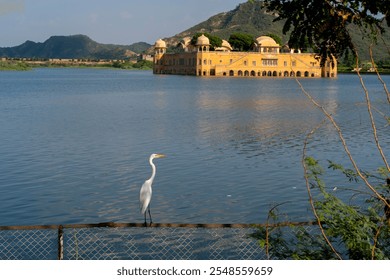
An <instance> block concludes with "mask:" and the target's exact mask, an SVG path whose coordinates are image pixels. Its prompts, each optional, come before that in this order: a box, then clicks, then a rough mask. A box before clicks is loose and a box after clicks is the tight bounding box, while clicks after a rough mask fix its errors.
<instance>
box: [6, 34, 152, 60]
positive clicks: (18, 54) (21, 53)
mask: <svg viewBox="0 0 390 280" xmlns="http://www.w3.org/2000/svg"><path fill="white" fill-rule="evenodd" d="M150 47H151V45H150V44H148V43H144V42H141V43H135V44H132V45H129V46H123V45H110V44H100V43H97V42H95V41H93V40H92V39H91V38H89V37H88V36H85V35H72V36H52V37H50V38H49V39H48V40H46V41H45V42H43V43H35V42H32V41H26V42H25V43H23V44H21V45H19V46H16V47H10V48H0V57H9V58H40V59H49V58H68V59H126V58H129V57H132V56H135V55H137V54H138V53H142V52H144V51H145V50H147V49H148V48H150Z"/></svg>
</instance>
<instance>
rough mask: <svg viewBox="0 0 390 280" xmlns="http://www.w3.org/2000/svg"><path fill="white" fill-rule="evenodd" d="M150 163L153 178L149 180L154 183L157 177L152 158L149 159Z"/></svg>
mask: <svg viewBox="0 0 390 280" xmlns="http://www.w3.org/2000/svg"><path fill="white" fill-rule="evenodd" d="M149 163H150V166H151V167H152V176H151V177H150V179H149V180H151V181H153V180H154V176H156V166H155V165H154V163H153V159H152V158H151V159H149Z"/></svg>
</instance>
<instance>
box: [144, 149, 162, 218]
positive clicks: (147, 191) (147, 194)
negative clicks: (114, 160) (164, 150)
mask: <svg viewBox="0 0 390 280" xmlns="http://www.w3.org/2000/svg"><path fill="white" fill-rule="evenodd" d="M164 157H165V155H163V154H152V155H151V156H150V158H149V163H150V166H151V167H152V176H151V177H150V178H149V179H148V180H146V181H145V183H144V184H143V185H142V187H141V190H140V193H139V202H140V210H141V213H142V214H144V218H145V226H146V210H148V213H149V218H150V224H152V215H151V214H150V200H151V199H152V184H153V180H154V177H155V176H156V166H155V165H154V163H153V160H154V159H155V158H164Z"/></svg>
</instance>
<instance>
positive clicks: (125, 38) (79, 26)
mask: <svg viewBox="0 0 390 280" xmlns="http://www.w3.org/2000/svg"><path fill="white" fill-rule="evenodd" d="M243 2H246V0H191V1H183V0H167V1H160V0H0V47H11V46H16V45H20V44H22V43H24V42H25V41H26V40H31V41H34V42H43V41H45V40H46V39H48V38H49V37H50V36H52V35H74V34H84V35H87V36H89V37H91V38H92V39H93V40H95V41H97V42H99V43H112V44H125V45H127V44H132V43H135V42H139V41H145V42H147V43H151V44H152V43H154V42H155V41H156V40H157V39H159V38H164V37H169V36H173V35H175V34H177V33H179V32H181V31H184V30H186V29H188V28H190V27H192V26H193V25H195V24H197V23H199V22H202V21H204V20H206V19H208V18H209V17H211V16H213V15H215V14H217V13H221V12H227V11H230V10H232V9H234V8H235V7H236V6H237V5H238V4H240V3H243Z"/></svg>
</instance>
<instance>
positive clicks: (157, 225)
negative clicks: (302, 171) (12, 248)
mask: <svg viewBox="0 0 390 280" xmlns="http://www.w3.org/2000/svg"><path fill="white" fill-rule="evenodd" d="M314 224H316V222H314V221H310V222H282V223H275V224H174V223H152V224H147V225H145V224H144V223H114V222H106V223H97V224H67V225H31V226H0V231H2V230H45V229H55V230H58V229H59V228H62V229H69V228H142V227H152V228H256V227H269V228H274V227H285V226H307V225H314Z"/></svg>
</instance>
